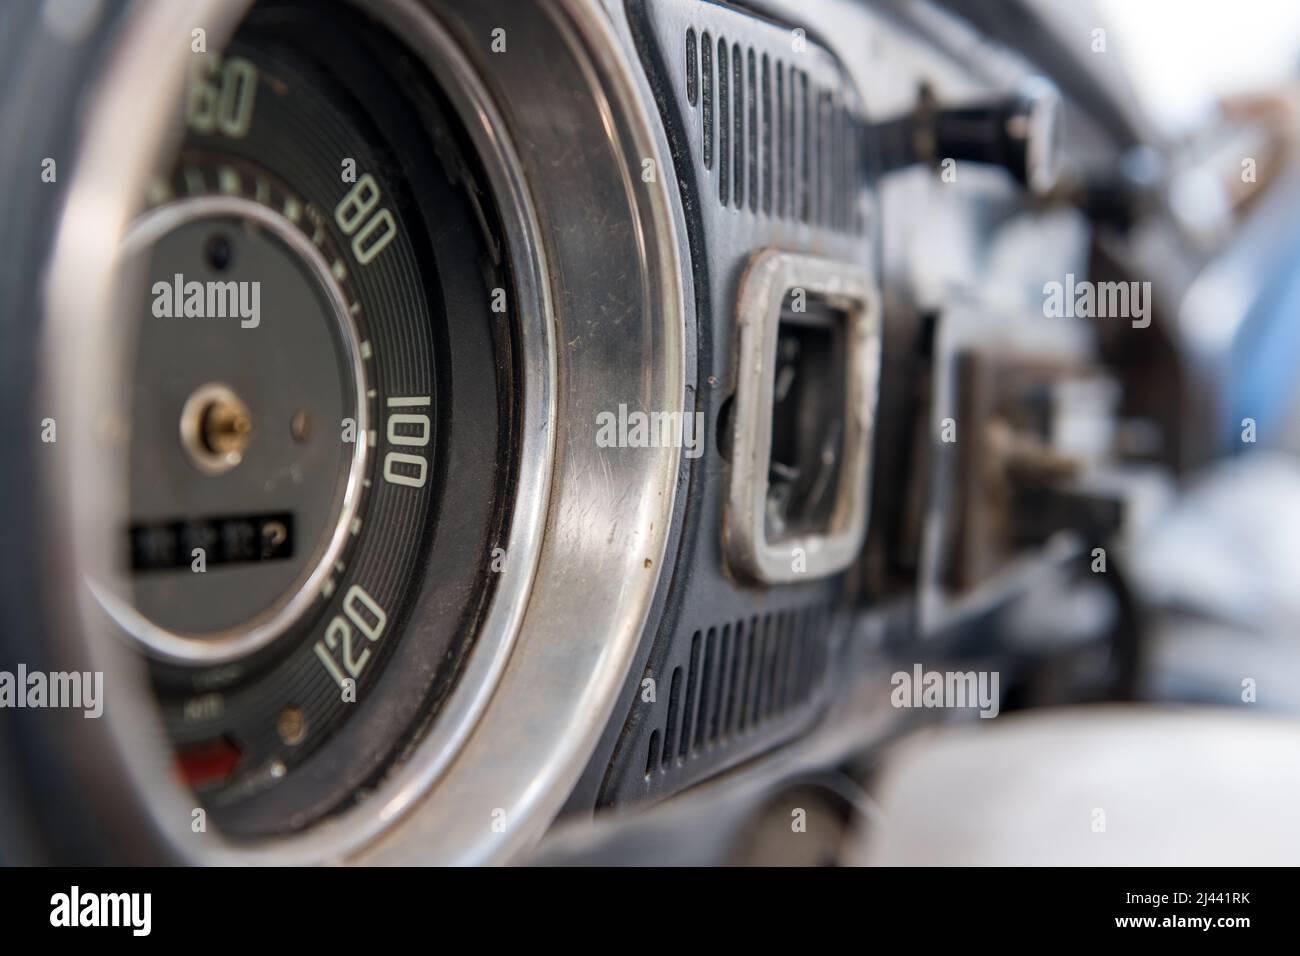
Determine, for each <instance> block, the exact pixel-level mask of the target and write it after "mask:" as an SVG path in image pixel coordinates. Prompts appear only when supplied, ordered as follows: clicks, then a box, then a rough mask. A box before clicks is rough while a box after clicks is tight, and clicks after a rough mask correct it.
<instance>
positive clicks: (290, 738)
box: [105, 2, 517, 835]
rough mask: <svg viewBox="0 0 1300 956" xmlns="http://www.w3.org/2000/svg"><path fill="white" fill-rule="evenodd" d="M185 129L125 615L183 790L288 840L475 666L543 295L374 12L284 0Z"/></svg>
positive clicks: (236, 46) (148, 240)
mask: <svg viewBox="0 0 1300 956" xmlns="http://www.w3.org/2000/svg"><path fill="white" fill-rule="evenodd" d="M184 118H185V130H186V131H185V138H184V142H183V144H182V147H181V149H180V150H179V153H178V159H177V161H176V162H175V165H174V166H173V167H172V168H171V169H169V170H167V171H165V172H164V173H162V174H161V175H159V176H157V177H156V178H155V179H154V180H153V181H152V183H151V184H150V186H149V189H148V207H147V209H146V210H145V211H144V212H143V213H142V214H141V215H140V216H139V217H138V218H137V220H136V221H135V223H134V225H133V226H132V227H131V229H130V231H129V233H128V237H127V243H126V246H127V248H126V253H127V256H126V258H127V261H128V267H129V274H130V275H131V277H132V280H131V282H130V283H129V285H128V288H132V289H134V294H133V296H132V298H130V300H129V304H128V306H127V307H126V308H127V313H126V314H127V317H128V319H129V320H131V323H130V324H133V325H134V329H135V331H134V348H133V352H132V354H133V362H132V371H131V383H132V393H131V399H130V422H131V425H130V434H129V440H128V444H127V448H128V462H129V465H128V476H129V477H128V496H129V518H128V521H127V522H126V523H125V526H124V527H123V528H122V529H121V540H120V546H121V548H122V553H123V558H124V561H125V563H127V564H128V565H129V567H130V577H129V588H128V590H127V591H126V593H124V594H120V595H106V596H105V603H106V605H107V606H108V608H109V610H110V612H111V614H112V616H113V618H114V620H115V621H116V622H117V623H118V624H119V625H120V627H121V628H122V630H123V631H124V632H125V633H126V634H127V635H129V636H130V638H132V639H133V640H134V641H136V642H137V643H138V645H139V646H140V647H141V649H142V650H143V651H144V652H146V653H147V654H148V656H149V658H150V662H151V670H152V674H153V681H154V684H155V687H156V689H157V692H158V695H159V698H160V701H161V703H162V711H163V715H164V718H165V723H166V726H167V728H168V731H169V734H170V736H171V737H172V739H173V741H174V745H175V748H176V754H177V764H178V768H179V771H180V773H181V775H182V777H183V778H184V779H185V780H186V782H188V783H189V784H190V785H191V786H193V787H194V788H195V789H196V790H197V792H198V793H199V795H200V796H201V797H202V799H203V800H204V801H205V803H206V804H207V805H208V806H209V807H210V808H211V810H212V812H213V813H214V814H215V815H216V817H217V819H218V822H219V823H220V825H221V826H222V829H223V830H224V831H226V832H229V833H234V834H240V835H252V834H262V833H267V832H276V831H281V830H284V829H286V828H290V827H298V826H302V825H305V824H307V823H310V822H311V821H312V820H314V819H315V818H317V817H319V816H320V815H322V814H325V813H328V812H330V811H332V810H335V809H337V808H338V807H339V806H340V805H341V804H344V803H345V802H346V801H347V800H348V798H349V796H350V795H351V794H354V793H356V792H357V791H358V789H359V788H361V787H363V786H364V785H365V784H366V783H368V782H370V778H372V777H373V776H374V775H375V774H376V773H378V772H379V771H380V770H381V768H382V767H383V766H384V765H385V763H386V762H387V761H388V760H390V759H391V758H392V756H393V754H394V753H395V752H396V751H397V750H399V749H400V748H401V746H402V745H403V743H404V742H405V741H406V740H407V739H409V736H410V734H411V733H412V732H413V731H414V730H415V729H417V724H418V723H419V721H417V716H418V717H419V720H428V719H429V718H430V717H431V716H432V714H433V713H434V712H435V711H436V709H437V704H438V701H439V699H440V698H441V696H442V695H443V694H444V693H445V691H446V689H447V688H448V687H449V686H450V684H451V682H452V680H453V679H454V677H455V675H456V672H457V670H458V668H459V666H460V664H461V662H462V660H463V659H464V656H465V654H466V652H467V650H468V648H469V645H470V642H471V638H472V635H473V634H474V633H475V629H476V626H477V623H478V618H479V615H480V613H481V611H482V608H483V607H484V604H485V601H486V599H487V597H488V594H489V592H490V589H491V586H492V583H493V579H494V575H493V573H492V570H493V569H492V567H491V564H492V562H493V552H494V550H495V551H498V552H499V551H500V550H501V549H500V548H499V547H498V546H499V545H500V544H501V543H502V540H503V538H502V533H503V530H504V529H505V528H506V526H507V523H508V520H509V514H508V509H507V508H506V507H505V502H506V501H507V499H508V495H507V491H508V489H509V486H510V482H511V480H512V475H513V473H514V470H515V466H514V462H513V451H512V448H513V443H512V433H513V431H514V430H515V428H516V424H515V422H514V421H513V420H512V407H513V406H512V395H513V394H514V392H515V390H516V387H517V386H516V382H515V367H514V360H513V358H512V348H513V345H512V333H511V326H512V316H511V309H512V303H513V302H514V301H515V298H516V297H515V296H514V295H513V290H512V288H511V279H510V275H509V268H508V266H509V263H508V261H507V259H506V252H505V244H504V241H503V238H502V230H501V227H500V223H499V220H498V217H497V213H496V211H495V209H494V207H493V205H492V202H491V199H490V195H491V194H490V191H489V190H488V189H487V188H486V185H485V181H484V173H483V170H482V168H481V166H480V162H479V160H478V159H477V157H476V156H475V155H474V152H473V150H472V148H471V147H470V146H469V144H468V143H467V140H466V135H465V132H464V131H463V129H462V128H461V127H460V125H459V123H458V121H457V120H456V118H455V116H454V113H453V110H452V108H451V107H450V105H449V104H448V103H447V102H446V100H445V99H444V97H443V96H442V94H440V93H439V92H438V90H437V88H436V87H435V86H434V84H433V83H432V82H431V81H430V80H429V78H428V76H427V75H426V74H425V73H424V72H423V70H422V68H421V67H420V66H419V65H418V64H417V63H416V61H414V60H413V58H412V57H411V56H410V55H408V54H406V53H405V52H404V51H403V49H402V48H401V47H400V46H399V45H398V44H397V42H396V41H395V40H394V39H393V38H392V37H391V36H389V35H388V34H387V33H385V32H384V31H383V30H382V29H380V28H379V27H378V26H377V25H376V24H375V23H374V22H373V21H370V20H368V19H367V18H365V17H364V16H362V15H361V14H360V13H357V12H355V11H351V10H348V9H345V8H333V7H331V8H329V15H327V16H322V15H321V11H320V9H319V7H317V6H315V5H311V4H305V3H295V2H288V3H274V4H264V5H261V6H259V7H258V8H257V9H256V10H254V11H253V13H252V14H251V15H250V17H249V18H248V19H247V20H246V21H245V23H244V24H243V25H242V26H241V28H240V31H239V33H238V34H237V35H236V37H235V38H234V40H233V42H231V43H230V44H229V45H228V46H227V47H226V49H225V50H224V51H223V52H222V53H221V55H219V56H218V55H209V56H205V57H196V58H195V60H194V70H193V73H192V75H191V77H190V82H189V89H188V95H187V97H186V102H185V104H184ZM453 473H454V476H455V480H454V481H449V480H448V478H449V475H451V474H453ZM498 570H499V568H498ZM412 621H415V622H416V623H417V624H418V632H419V639H418V640H407V639H404V637H403V635H404V634H407V633H409V632H410V626H409V625H410V624H411V622H412ZM381 689H382V690H381ZM380 693H382V695H383V706H382V707H366V706H365V705H366V703H367V702H368V700H369V699H370V698H372V697H374V696H377V695H379V694H380Z"/></svg>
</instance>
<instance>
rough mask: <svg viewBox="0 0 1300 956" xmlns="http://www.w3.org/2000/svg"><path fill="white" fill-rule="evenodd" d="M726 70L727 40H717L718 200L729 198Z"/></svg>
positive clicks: (728, 72) (729, 89) (728, 113)
mask: <svg viewBox="0 0 1300 956" xmlns="http://www.w3.org/2000/svg"><path fill="white" fill-rule="evenodd" d="M729 74H730V71H729V70H728V69H727V38H726V37H719V38H718V198H719V199H720V200H721V201H722V205H724V206H725V205H727V201H728V200H729V199H730V198H731V119H730V117H731V93H730V91H731V77H730V75H729Z"/></svg>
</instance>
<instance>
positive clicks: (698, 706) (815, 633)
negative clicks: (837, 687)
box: [645, 605, 829, 779]
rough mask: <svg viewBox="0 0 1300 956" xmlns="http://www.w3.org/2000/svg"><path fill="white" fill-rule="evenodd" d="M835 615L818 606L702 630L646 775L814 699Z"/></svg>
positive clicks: (744, 737) (650, 749) (653, 741)
mask: <svg viewBox="0 0 1300 956" xmlns="http://www.w3.org/2000/svg"><path fill="white" fill-rule="evenodd" d="M828 618H829V611H828V609H827V608H826V607H824V606H820V605H819V606H816V607H808V608H797V609H793V610H786V611H777V612H773V613H771V614H764V615H761V616H754V617H751V618H748V619H741V620H739V621H734V622H729V623H727V624H723V625H720V626H716V627H710V628H708V629H707V630H699V631H696V632H695V633H694V634H693V635H692V636H691V644H690V658H689V661H688V662H687V663H686V664H685V665H683V666H678V667H675V668H674V669H673V671H672V677H671V680H670V684H669V693H668V707H667V708H666V710H665V712H664V714H663V718H662V719H663V726H662V733H661V729H660V728H658V727H656V728H655V729H654V730H653V731H651V733H650V737H649V741H648V744H647V751H646V763H645V766H646V778H647V779H649V778H650V777H651V776H652V774H653V772H654V770H655V768H658V769H659V771H660V772H668V771H670V770H672V769H673V768H674V767H675V766H678V767H679V766H683V765H684V764H686V763H687V762H688V761H689V760H691V759H693V758H695V757H698V756H700V755H701V754H703V753H705V752H708V751H710V750H713V749H714V748H724V747H728V746H731V745H733V744H737V745H738V744H742V743H744V742H747V741H748V740H749V739H751V738H755V737H757V736H759V735H760V732H762V731H764V730H766V729H767V728H768V727H769V726H770V725H771V724H773V723H775V722H776V721H778V720H781V719H782V718H785V717H788V716H790V715H792V714H794V713H796V712H798V711H799V710H800V709H801V708H802V707H803V706H804V705H805V704H807V703H809V702H810V701H811V700H812V699H813V697H814V696H815V692H816V690H817V688H818V686H819V684H820V680H821V677H822V667H823V666H824V663H825V654H824V640H823V637H824V635H825V632H826V630H827V628H828V624H829V620H828Z"/></svg>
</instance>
